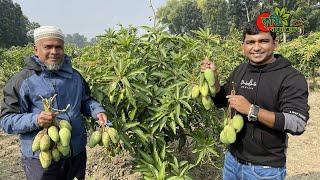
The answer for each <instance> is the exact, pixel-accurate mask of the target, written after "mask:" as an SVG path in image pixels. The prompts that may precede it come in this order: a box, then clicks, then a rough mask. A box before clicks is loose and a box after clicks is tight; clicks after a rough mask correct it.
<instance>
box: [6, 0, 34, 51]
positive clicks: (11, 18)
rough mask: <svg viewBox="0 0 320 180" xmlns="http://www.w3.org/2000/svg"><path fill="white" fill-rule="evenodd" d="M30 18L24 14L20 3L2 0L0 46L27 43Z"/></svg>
mask: <svg viewBox="0 0 320 180" xmlns="http://www.w3.org/2000/svg"><path fill="white" fill-rule="evenodd" d="M27 23H28V18H27V17H25V16H24V15H23V14H22V11H21V7H20V5H19V4H16V3H15V4H14V3H13V2H12V1H11V0H0V47H2V48H7V47H10V46H13V45H20V46H21V45H25V44H26V43H27V42H28V38H27Z"/></svg>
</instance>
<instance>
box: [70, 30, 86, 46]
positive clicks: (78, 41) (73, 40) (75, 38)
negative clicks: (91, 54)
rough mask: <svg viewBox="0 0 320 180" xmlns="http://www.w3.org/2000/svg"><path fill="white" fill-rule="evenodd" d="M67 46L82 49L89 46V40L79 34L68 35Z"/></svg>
mask: <svg viewBox="0 0 320 180" xmlns="http://www.w3.org/2000/svg"><path fill="white" fill-rule="evenodd" d="M65 42H66V44H75V45H76V46H78V47H80V48H82V47H84V46H85V45H87V44H88V41H87V38H86V37H85V36H84V35H80V34H79V33H74V34H67V35H66V38H65Z"/></svg>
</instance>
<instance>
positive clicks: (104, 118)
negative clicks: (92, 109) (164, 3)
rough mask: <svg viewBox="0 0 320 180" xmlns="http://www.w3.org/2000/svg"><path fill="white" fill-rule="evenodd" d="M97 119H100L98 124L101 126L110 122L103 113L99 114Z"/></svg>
mask: <svg viewBox="0 0 320 180" xmlns="http://www.w3.org/2000/svg"><path fill="white" fill-rule="evenodd" d="M97 118H98V123H99V124H100V126H102V125H105V124H106V123H107V121H108V118H107V115H106V114H105V113H103V112H102V113H98V114H97Z"/></svg>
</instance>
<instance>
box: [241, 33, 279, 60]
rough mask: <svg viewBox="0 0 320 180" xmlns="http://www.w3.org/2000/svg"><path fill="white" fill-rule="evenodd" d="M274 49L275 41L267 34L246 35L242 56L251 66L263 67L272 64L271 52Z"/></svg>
mask: <svg viewBox="0 0 320 180" xmlns="http://www.w3.org/2000/svg"><path fill="white" fill-rule="evenodd" d="M275 48H276V43H275V40H273V39H272V36H271V34H270V33H269V32H259V34H255V35H248V34H246V36H245V39H244V41H243V44H242V49H243V52H244V55H245V56H246V57H247V58H248V59H249V61H250V63H251V64H253V65H263V64H268V63H271V62H273V60H274V57H273V51H274V50H275Z"/></svg>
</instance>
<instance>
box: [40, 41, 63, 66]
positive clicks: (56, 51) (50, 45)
mask: <svg viewBox="0 0 320 180" xmlns="http://www.w3.org/2000/svg"><path fill="white" fill-rule="evenodd" d="M34 51H35V55H37V56H38V57H39V59H40V61H41V62H42V63H44V64H45V65H46V66H47V68H48V70H58V69H59V68H60V66H61V64H62V62H63V56H64V42H63V41H62V40H61V39H57V38H45V39H40V40H39V41H38V42H37V43H36V44H35V46H34Z"/></svg>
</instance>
